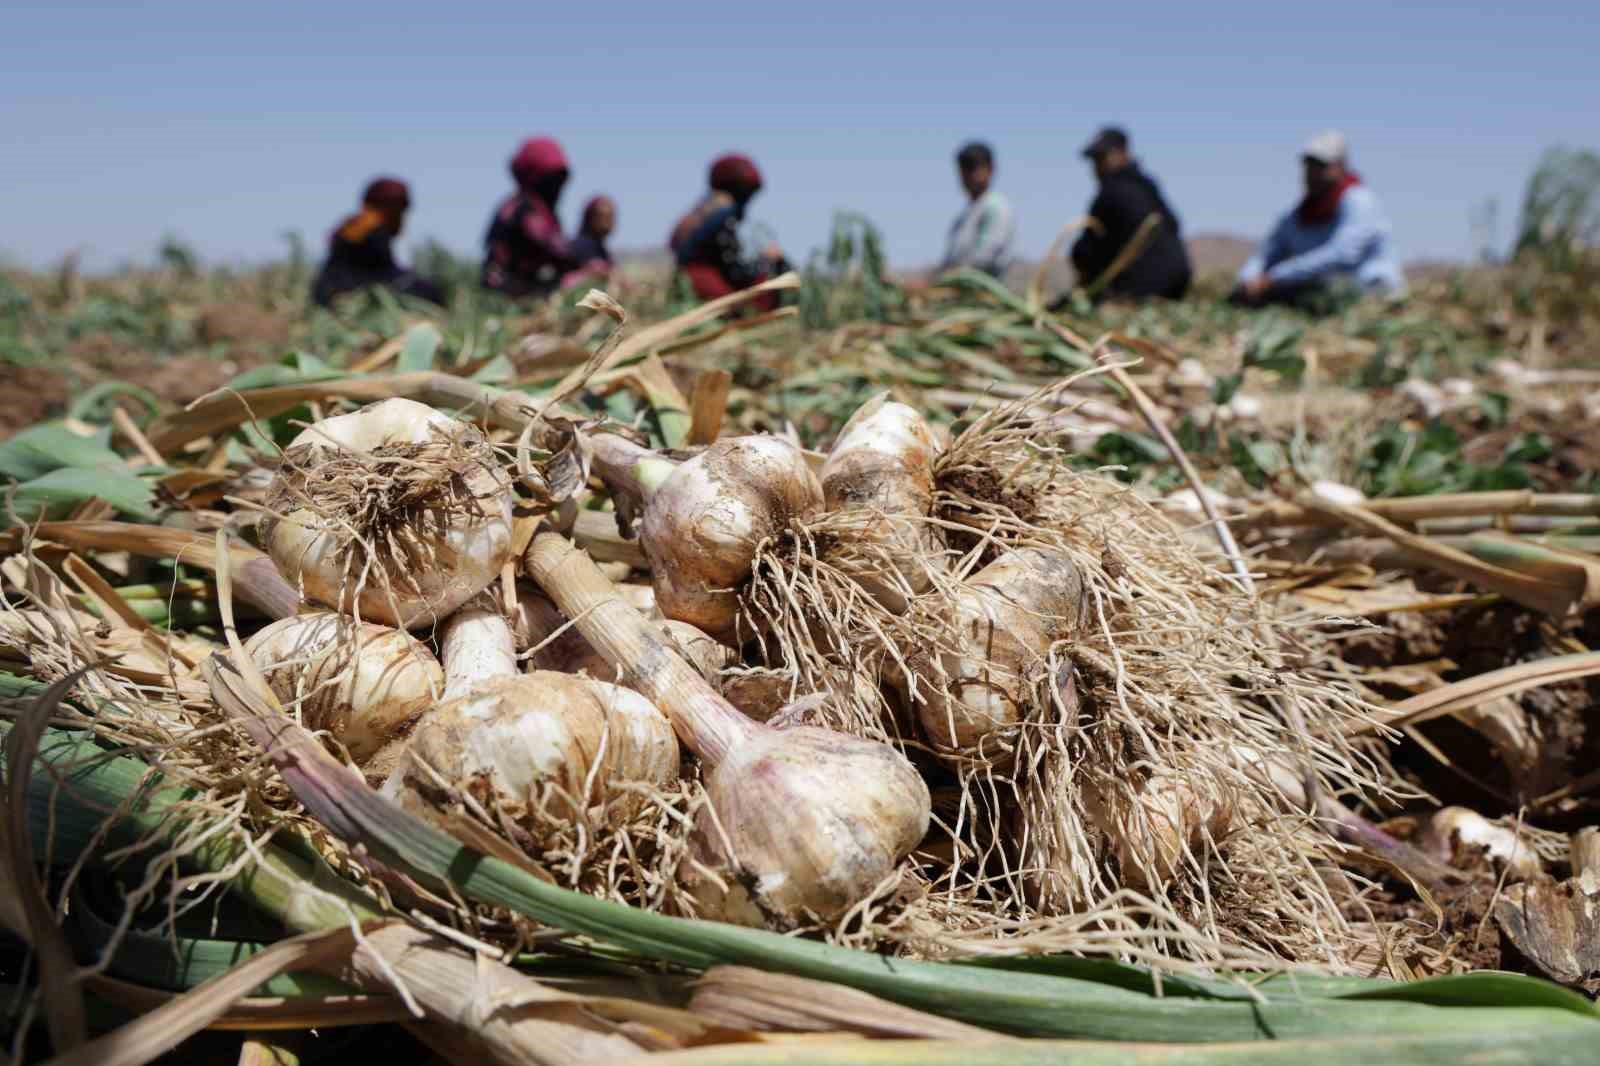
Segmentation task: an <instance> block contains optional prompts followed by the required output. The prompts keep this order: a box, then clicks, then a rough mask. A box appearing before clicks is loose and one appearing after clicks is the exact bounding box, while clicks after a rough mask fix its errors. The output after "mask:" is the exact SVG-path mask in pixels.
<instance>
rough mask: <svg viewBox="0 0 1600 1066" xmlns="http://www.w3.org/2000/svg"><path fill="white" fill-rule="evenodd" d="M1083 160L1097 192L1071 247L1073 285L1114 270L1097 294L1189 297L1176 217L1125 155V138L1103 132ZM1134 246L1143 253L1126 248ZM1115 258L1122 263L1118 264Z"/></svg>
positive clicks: (1186, 266) (1186, 257) (1185, 258)
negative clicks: (1075, 280) (1090, 169)
mask: <svg viewBox="0 0 1600 1066" xmlns="http://www.w3.org/2000/svg"><path fill="white" fill-rule="evenodd" d="M1083 154H1084V157H1085V158H1087V159H1088V160H1089V161H1090V162H1091V163H1092V164H1093V166H1094V173H1095V177H1097V178H1099V179H1100V191H1099V192H1098V193H1096V194H1095V198H1094V202H1093V203H1091V204H1090V205H1089V219H1090V221H1089V224H1088V227H1087V228H1086V229H1085V230H1084V231H1083V235H1082V236H1081V237H1079V238H1078V240H1077V243H1075V244H1074V245H1073V246H1072V265H1073V267H1075V268H1076V269H1077V271H1078V284H1079V285H1080V286H1088V285H1092V284H1094V283H1095V282H1096V281H1097V280H1098V279H1099V278H1101V277H1103V276H1104V275H1105V273H1106V271H1108V270H1110V269H1111V267H1112V266H1113V265H1114V264H1116V265H1119V267H1120V269H1118V271H1117V273H1116V274H1114V275H1112V276H1111V279H1110V280H1109V281H1107V282H1105V283H1104V284H1103V287H1102V288H1101V289H1100V292H1101V293H1104V294H1105V295H1109V296H1122V297H1127V298H1130V299H1134V300H1144V299H1149V298H1150V297H1152V296H1163V297H1166V298H1167V299H1169V300H1177V299H1180V298H1181V297H1182V296H1183V294H1184V293H1186V292H1188V291H1189V279H1190V274H1191V272H1190V269H1189V252H1188V250H1187V249H1185V248H1184V246H1183V237H1182V234H1181V232H1180V229H1179V224H1178V215H1177V212H1175V211H1173V210H1172V208H1171V207H1169V206H1168V205H1167V202H1166V201H1165V200H1164V199H1162V198H1161V189H1160V188H1158V187H1157V185H1156V183H1155V181H1154V180H1153V179H1151V178H1150V176H1149V175H1147V174H1146V173H1145V172H1144V171H1143V170H1141V169H1139V164H1138V163H1137V162H1136V161H1135V160H1134V158H1133V156H1131V155H1129V154H1128V135H1127V133H1125V132H1124V131H1122V130H1120V129H1118V128H1117V127H1115V126H1107V127H1106V128H1104V129H1102V130H1101V131H1100V132H1099V133H1098V134H1097V135H1096V136H1095V139H1094V140H1092V141H1090V142H1089V143H1088V144H1087V145H1086V146H1085V147H1084V149H1083ZM1135 240H1137V241H1139V243H1140V245H1141V246H1142V248H1143V250H1142V251H1137V250H1135V249H1132V248H1130V247H1129V245H1130V242H1133V241H1135ZM1128 256H1131V257H1132V258H1127V257H1128ZM1119 258H1122V259H1123V260H1124V261H1123V262H1121V263H1120V264H1118V260H1119Z"/></svg>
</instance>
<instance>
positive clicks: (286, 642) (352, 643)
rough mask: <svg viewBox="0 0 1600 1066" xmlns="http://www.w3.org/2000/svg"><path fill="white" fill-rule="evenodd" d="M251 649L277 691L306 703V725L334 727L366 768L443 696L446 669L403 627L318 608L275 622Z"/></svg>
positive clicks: (254, 640) (302, 710) (253, 639)
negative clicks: (360, 620) (347, 616)
mask: <svg viewBox="0 0 1600 1066" xmlns="http://www.w3.org/2000/svg"><path fill="white" fill-rule="evenodd" d="M244 649H245V653H246V654H247V655H249V656H250V658H251V660H252V661H253V662H254V663H255V664H256V666H257V667H258V668H260V670H261V672H262V674H263V675H264V676H265V677H266V679H267V684H268V685H269V686H271V688H272V692H273V695H275V696H277V697H278V699H279V700H280V701H281V702H283V703H284V704H285V705H286V706H288V705H290V704H294V705H297V706H298V709H299V714H300V718H301V721H302V722H304V724H305V726H306V728H308V729H313V730H318V731H326V732H328V733H329V734H331V735H332V736H333V737H334V738H335V739H336V740H338V741H339V742H340V743H341V744H343V745H344V746H345V749H346V750H347V751H349V753H350V757H351V758H352V759H354V760H355V762H356V764H357V765H358V766H363V767H364V766H366V765H367V763H368V762H369V761H370V760H371V759H372V757H373V756H374V755H375V754H376V753H377V752H378V750H379V749H381V748H382V747H383V746H384V745H386V744H388V743H390V742H391V741H394V740H396V739H397V738H401V737H403V736H404V735H405V732H406V730H407V729H408V728H409V727H410V726H411V725H412V723H413V722H415V721H416V720H417V719H419V718H420V717H421V716H422V715H423V714H424V713H425V712H426V711H428V710H429V709H430V708H431V707H433V705H434V704H435V703H437V702H438V700H439V695H440V693H441V692H442V691H443V690H444V671H443V670H442V669H441V668H440V666H439V660H438V659H436V658H434V655H433V653H432V652H431V651H429V650H428V648H427V646H426V645H424V644H422V643H420V642H419V641H417V640H415V639H413V638H412V637H411V636H410V635H409V634H407V633H405V632H404V631H402V630H398V629H392V628H390V627H389V626H382V625H378V624H376V623H374V622H356V621H354V620H353V619H350V618H346V617H345V616H343V615H341V614H338V613H337V612H334V611H316V612H313V613H310V614H302V615H296V616H295V617H293V618H284V619H282V620H280V621H277V622H273V623H272V624H271V625H269V626H267V627H266V628H264V629H262V630H261V631H260V632H258V633H256V634H255V635H254V636H252V637H251V638H250V639H249V640H248V641H246V642H245V645H244Z"/></svg>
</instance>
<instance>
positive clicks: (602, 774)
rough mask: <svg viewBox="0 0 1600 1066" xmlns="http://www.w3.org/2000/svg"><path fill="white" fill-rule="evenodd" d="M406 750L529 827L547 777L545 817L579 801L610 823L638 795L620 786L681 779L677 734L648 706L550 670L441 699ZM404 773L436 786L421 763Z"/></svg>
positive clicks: (615, 689)
mask: <svg viewBox="0 0 1600 1066" xmlns="http://www.w3.org/2000/svg"><path fill="white" fill-rule="evenodd" d="M410 752H411V758H412V761H413V762H414V761H415V760H417V759H420V760H422V761H423V762H424V763H426V764H427V766H428V767H430V768H431V769H432V770H433V771H434V772H436V773H438V774H439V775H440V777H442V778H443V779H444V780H445V781H446V782H448V783H449V784H450V785H451V786H453V787H456V788H460V789H463V790H465V791H467V792H468V793H470V794H471V795H472V796H473V797H474V798H476V799H477V800H478V801H479V802H480V803H483V804H484V805H485V807H486V808H488V809H491V810H498V811H500V812H501V813H503V814H504V815H506V816H507V817H509V818H510V819H511V820H512V821H513V822H516V823H518V824H521V825H523V827H524V828H525V829H528V830H530V831H533V832H536V830H535V829H534V826H533V825H532V824H531V818H530V816H532V815H534V814H536V813H537V812H538V810H539V805H540V793H541V791H542V790H543V789H544V787H545V786H547V785H551V786H555V789H556V790H557V791H556V793H555V794H554V795H552V797H551V799H550V804H549V805H548V806H546V807H545V808H544V813H545V814H546V815H554V816H555V817H557V818H560V819H562V820H571V819H573V818H575V817H576V816H577V815H578V814H579V810H578V809H574V804H575V805H576V807H577V808H580V809H581V810H583V811H590V812H598V813H599V814H600V816H601V817H602V820H603V821H605V822H608V823H613V824H614V823H616V822H618V821H622V820H626V819H627V818H628V817H631V816H632V815H633V814H635V813H637V811H638V810H639V809H640V808H641V807H642V805H643V803H644V800H643V798H642V797H640V796H639V795H638V794H636V793H633V792H630V791H628V790H626V789H623V788H621V787H619V786H621V785H623V784H624V783H629V782H634V783H642V784H647V785H652V786H665V785H669V784H671V783H672V782H673V781H676V780H677V777H678V741H677V738H676V737H675V736H673V733H672V726H671V725H670V724H669V723H668V722H667V720H666V718H664V717H663V716H662V714H661V712H660V711H658V710H657V709H656V707H655V705H654V704H652V703H651V702H650V701H649V700H647V699H645V698H644V697H643V696H641V695H639V694H638V693H637V692H633V691H632V690H630V689H625V688H623V687H621V686H620V685H612V684H608V683H607V682H604V681H594V680H591V679H589V678H586V677H575V676H573V675H571V674H558V673H553V672H550V671H546V670H540V671H535V672H534V673H531V674H523V675H519V676H514V677H504V678H495V679H491V680H488V681H485V682H483V683H482V684H480V685H478V686H476V687H475V688H473V689H472V690H471V691H469V692H467V693H466V694H465V695H463V696H461V697H459V698H458V699H455V700H453V701H451V702H449V703H447V704H445V705H444V706H442V707H439V708H438V709H437V710H435V711H434V712H433V713H432V714H430V715H428V717H427V718H425V719H424V720H423V721H422V723H421V724H420V725H419V726H418V727H417V729H416V731H415V732H414V733H413V734H412V738H411V747H410ZM401 772H402V774H403V776H404V783H405V785H407V786H409V790H410V791H413V792H416V793H421V794H423V795H426V794H429V793H431V792H433V791H435V789H436V786H435V785H434V784H433V778H432V775H431V774H429V773H427V772H426V771H424V770H421V769H420V768H418V767H416V766H414V765H413V766H409V767H405V768H403V769H402V771H401ZM393 780H394V779H393V778H391V782H393ZM391 791H401V792H402V793H403V792H404V791H405V790H403V789H398V788H396V789H391Z"/></svg>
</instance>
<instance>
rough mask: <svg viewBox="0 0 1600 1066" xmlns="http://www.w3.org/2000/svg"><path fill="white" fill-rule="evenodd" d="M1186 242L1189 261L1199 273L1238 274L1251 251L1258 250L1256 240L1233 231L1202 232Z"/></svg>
mask: <svg viewBox="0 0 1600 1066" xmlns="http://www.w3.org/2000/svg"><path fill="white" fill-rule="evenodd" d="M1186 243H1187V244H1188V245H1189V262H1190V264H1191V265H1193V267H1194V272H1195V274H1197V275H1200V274H1228V275H1233V274H1237V273H1238V272H1239V268H1240V267H1242V266H1244V261H1245V260H1246V259H1249V258H1250V253H1252V252H1254V251H1255V250H1256V242H1255V241H1253V240H1250V239H1248V238H1245V237H1237V236H1234V235H1233V234H1231V233H1200V234H1196V235H1195V236H1193V237H1190V238H1189V239H1188V241H1187V242H1186Z"/></svg>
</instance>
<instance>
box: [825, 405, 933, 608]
mask: <svg viewBox="0 0 1600 1066" xmlns="http://www.w3.org/2000/svg"><path fill="white" fill-rule="evenodd" d="M941 450H942V448H941V444H940V441H939V438H938V436H937V435H936V434H935V432H934V430H933V427H932V426H930V425H929V424H928V421H927V419H925V418H923V417H922V415H921V414H920V413H918V412H917V411H916V410H915V409H914V408H911V407H908V406H906V405H905V404H903V403H894V402H891V401H890V400H889V396H888V393H883V394H881V395H879V396H877V397H875V398H873V399H872V400H869V401H868V402H867V403H865V404H863V405H862V406H861V407H860V408H859V409H857V411H856V412H855V414H853V415H851V416H850V420H849V421H848V422H846V423H845V424H844V428H843V429H841V430H840V431H839V439H838V440H837V441H836V442H835V443H834V446H833V450H832V451H831V452H829V453H828V458H827V460H826V461H825V462H824V463H823V464H822V474H821V480H822V493H823V498H824V501H825V504H826V506H827V508H828V510H830V511H834V512H840V513H849V514H851V515H853V516H857V517H859V518H860V519H861V520H862V523H863V524H862V526H861V528H859V529H851V530H850V533H851V534H854V535H853V536H841V537H840V544H839V545H838V547H837V549H835V550H834V552H833V554H834V555H840V554H843V555H846V556H851V555H859V554H860V553H861V552H862V549H863V548H865V549H866V551H867V552H870V553H872V554H875V555H877V556H878V558H876V559H871V558H869V559H864V560H860V561H861V562H864V563H866V566H865V567H862V566H855V567H852V566H849V563H850V561H851V560H850V559H849V558H848V557H847V558H844V559H843V560H842V562H843V563H844V565H846V567H847V568H848V569H849V570H850V572H851V573H852V574H854V575H855V576H856V580H857V581H859V582H860V583H861V584H862V586H863V587H864V588H866V589H867V591H868V592H869V593H870V594H871V595H872V596H873V598H875V599H877V600H878V601H879V602H880V603H882V604H883V605H884V606H885V607H887V608H888V609H889V610H891V611H894V612H896V613H899V612H901V611H904V610H905V609H906V605H907V602H908V597H909V596H911V595H915V594H917V593H919V592H922V591H925V590H926V589H927V588H928V586H929V585H930V584H931V579H930V576H929V575H930V571H932V570H935V569H941V568H942V566H943V558H942V556H941V552H942V550H943V547H944V545H943V543H942V541H941V539H940V537H939V533H938V530H937V529H936V528H935V527H934V526H933V525H931V524H930V523H928V522H927V521H925V520H926V519H927V517H928V514H929V512H930V511H932V509H933V462H934V460H935V459H936V458H937V457H938V455H939V452H940V451H941ZM885 562H887V564H888V567H889V569H890V570H891V571H892V576H891V575H888V574H882V573H878V574H874V573H872V572H871V570H870V569H868V568H871V567H876V568H878V569H879V570H881V569H882V568H883V567H884V564H885ZM896 577H897V578H898V580H895V578H896Z"/></svg>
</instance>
